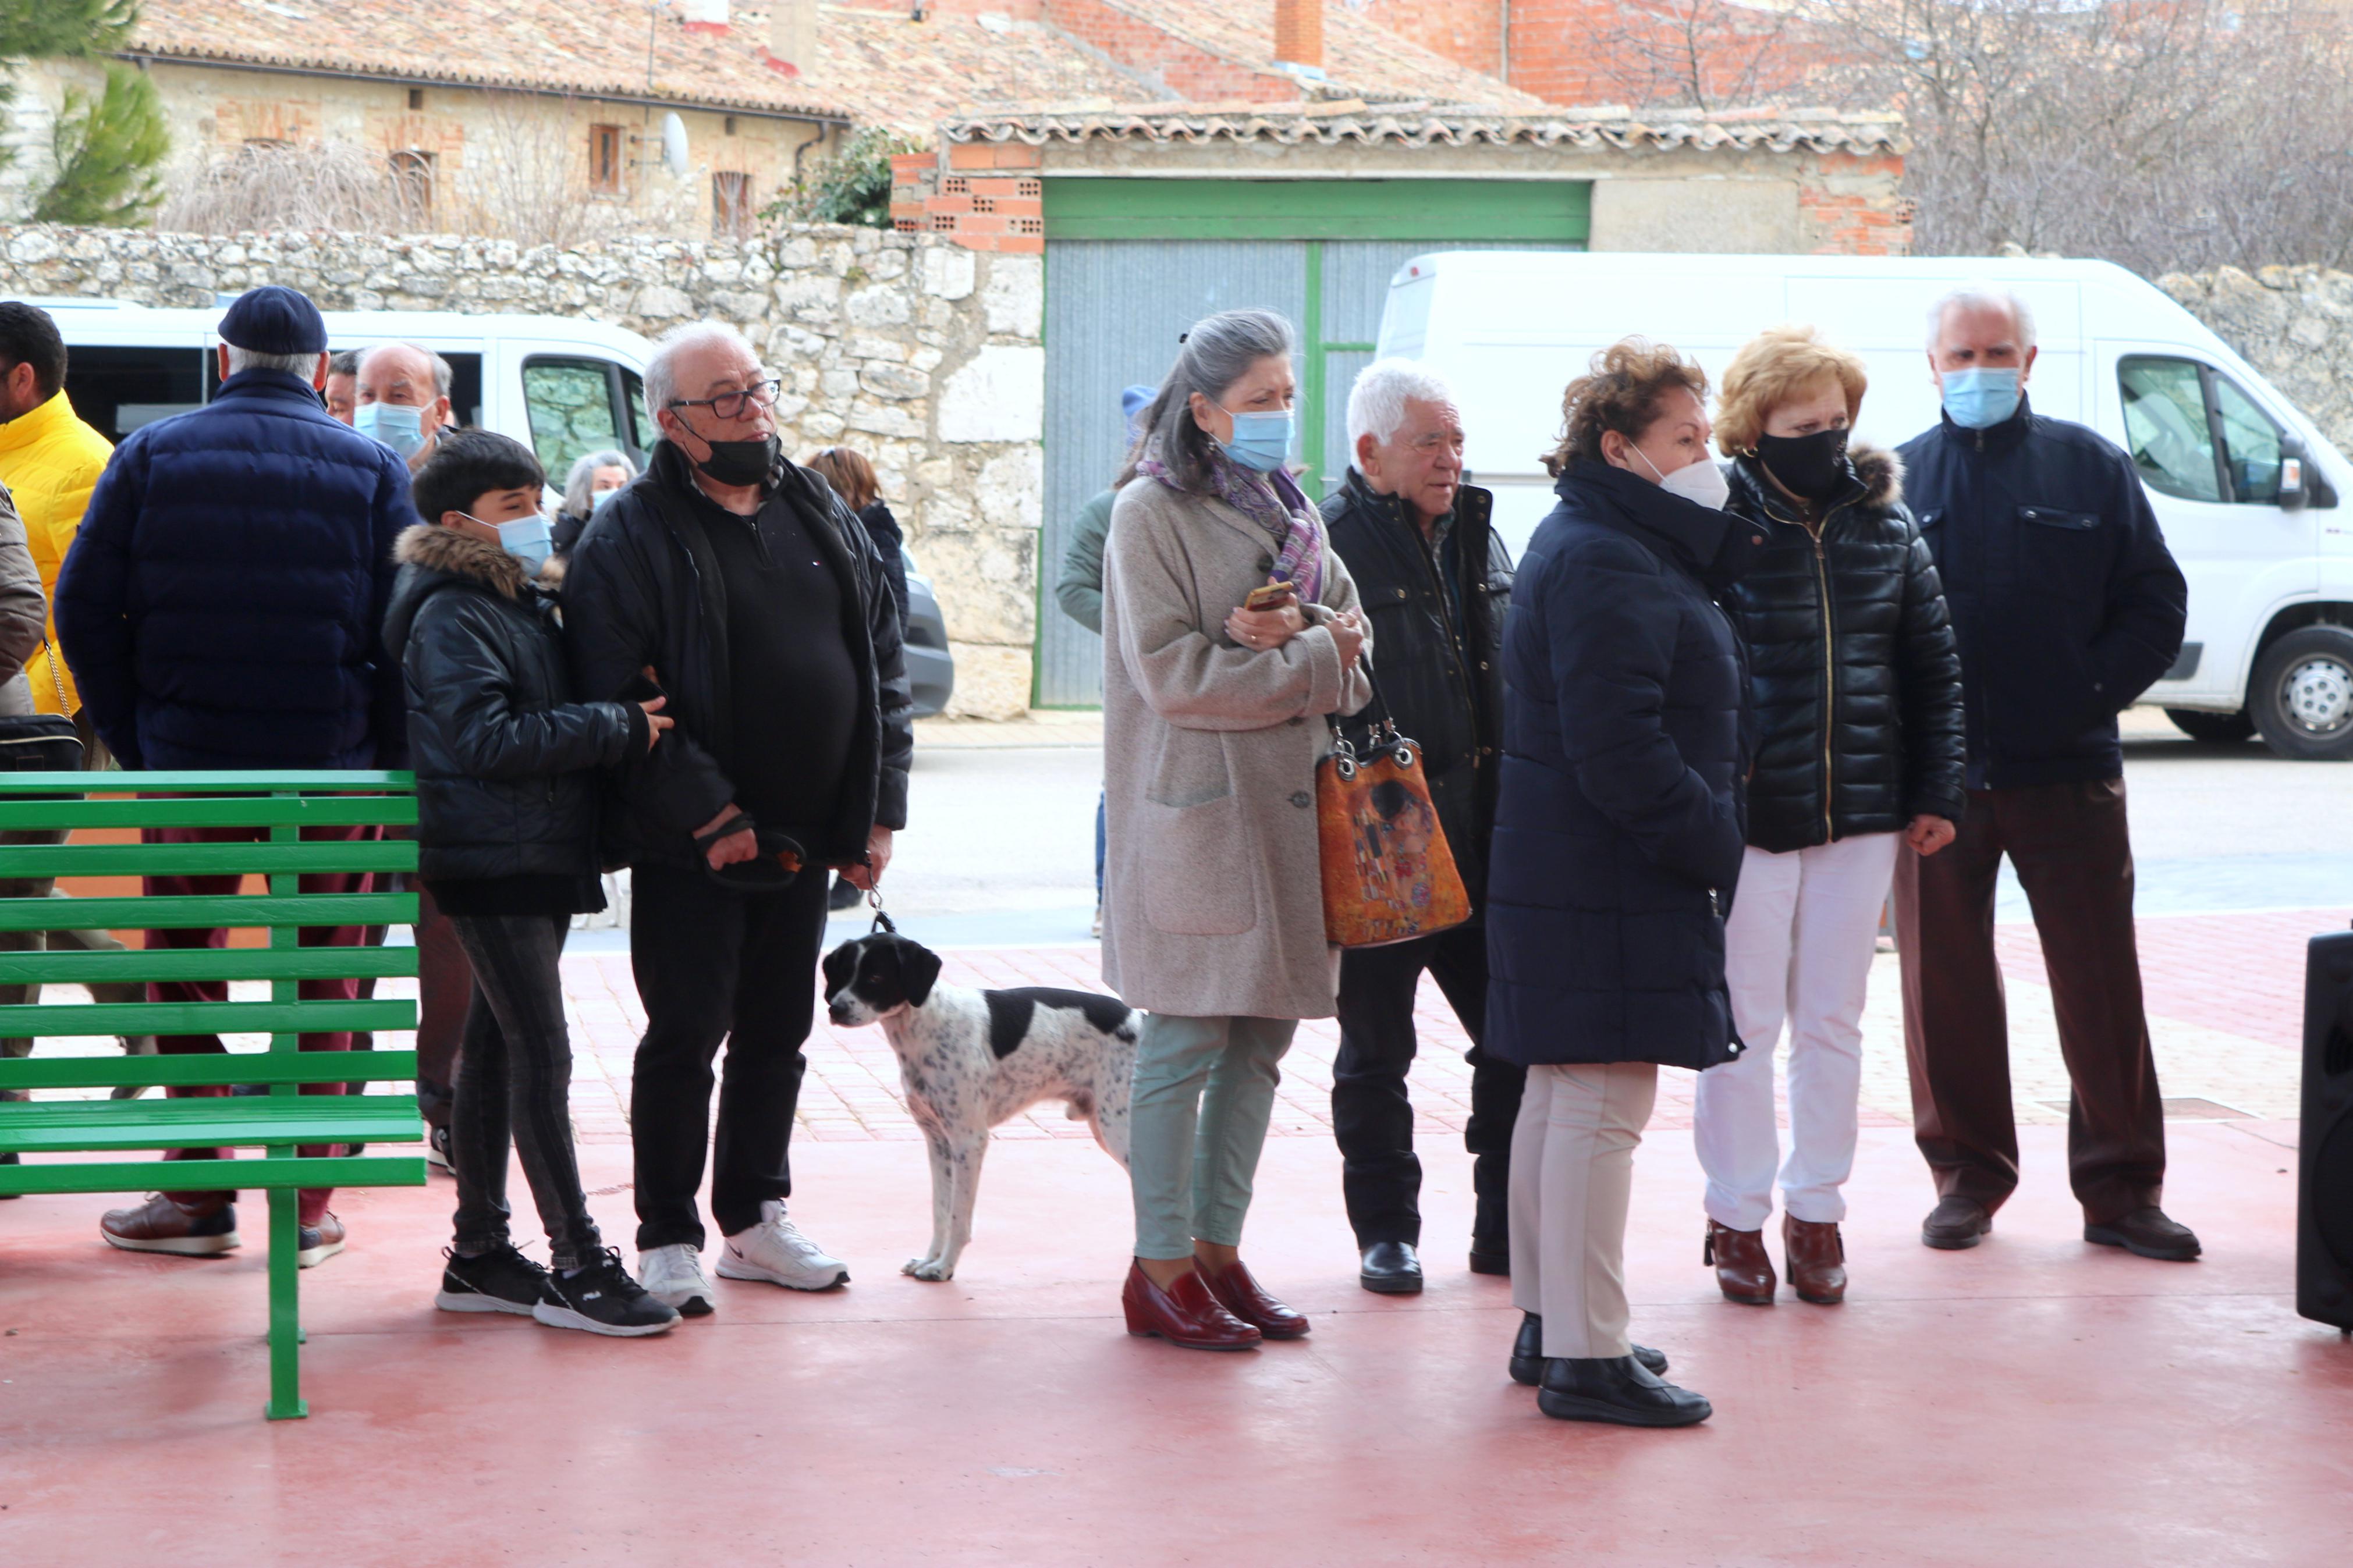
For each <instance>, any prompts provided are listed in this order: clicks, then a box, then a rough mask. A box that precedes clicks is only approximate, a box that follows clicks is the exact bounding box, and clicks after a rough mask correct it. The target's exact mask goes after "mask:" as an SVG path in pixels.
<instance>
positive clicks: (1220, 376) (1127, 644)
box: [1103, 310, 1370, 1350]
mask: <svg viewBox="0 0 2353 1568" xmlns="http://www.w3.org/2000/svg"><path fill="white" fill-rule="evenodd" d="M1292 347H1293V340H1292V332H1291V327H1290V324H1289V323H1288V322H1286V321H1283V320H1282V317H1280V316H1276V315H1272V314H1270V313H1268V312H1266V311H1263V310H1230V311H1227V312H1224V313H1223V314H1220V315H1216V316H1212V317H1210V318H1208V320H1207V321H1202V322H1200V323H1199V324H1198V325H1197V326H1195V327H1194V329H1193V330H1192V331H1190V332H1188V333H1187V334H1186V335H1185V338H1184V339H1183V340H1182V347H1181V348H1180V349H1179V351H1178V353H1177V356H1176V366H1175V368H1173V369H1172V370H1170V372H1169V373H1168V378H1167V380H1166V382H1164V383H1163V384H1161V387H1160V392H1159V395H1158V396H1157V397H1156V398H1155V399H1154V401H1153V404H1152V405H1151V407H1150V408H1149V409H1147V410H1146V411H1145V414H1144V415H1143V416H1142V417H1141V418H1140V419H1139V420H1138V422H1137V423H1138V428H1139V432H1140V435H1139V439H1138V444H1137V447H1136V450H1135V455H1134V459H1133V461H1132V462H1131V464H1130V467H1129V468H1128V470H1127V472H1126V473H1124V474H1123V475H1122V476H1121V484H1120V491H1119V500H1118V501H1117V502H1116V503H1115V504H1114V506H1113V509H1112V522H1111V532H1110V538H1109V541H1108V542H1107V544H1106V547H1105V551H1104V556H1103V648H1104V652H1103V752H1104V792H1105V798H1106V801H1107V812H1108V816H1107V829H1108V858H1107V859H1106V862H1105V867H1104V886H1103V915H1104V925H1103V976H1104V978H1105V979H1106V980H1108V981H1109V982H1110V983H1111V984H1112V985H1113V987H1115V988H1116V989H1117V990H1118V991H1119V992H1120V994H1122V995H1124V997H1126V999H1127V1000H1128V1002H1129V1003H1130V1004H1131V1005H1134V1006H1135V1007H1136V1008H1138V1009H1139V1010H1141V1011H1142V1012H1143V1013H1144V1015H1145V1017H1144V1022H1143V1027H1142V1038H1141V1042H1140V1045H1139V1047H1138V1051H1137V1056H1136V1064H1135V1083H1134V1100H1133V1103H1132V1105H1131V1108H1130V1117H1131V1122H1130V1132H1129V1154H1128V1160H1129V1173H1130V1177H1131V1180H1132V1182H1133V1184H1134V1195H1135V1228H1136V1247H1135V1263H1134V1267H1133V1268H1131V1269H1130V1270H1129V1272H1128V1279H1127V1288H1126V1290H1125V1293H1124V1304H1125V1307H1126V1311H1127V1327H1128V1331H1129V1332H1130V1333H1135V1334H1158V1335H1160V1336H1161V1337H1163V1338H1165V1339H1167V1340H1169V1341H1171V1342H1174V1343H1176V1344H1181V1345H1187V1346H1192V1347H1195V1348H1198V1349H1207V1350H1240V1349H1246V1348H1248V1347H1249V1346H1251V1345H1254V1344H1257V1343H1258V1342H1260V1340H1261V1338H1275V1339H1293V1338H1296V1337H1298V1336H1299V1335H1301V1334H1303V1333H1305V1332H1306V1331H1307V1320H1306V1319H1305V1318H1304V1317H1303V1316H1301V1315H1300V1314H1299V1313H1297V1312H1294V1311H1293V1310H1291V1309H1290V1308H1288V1307H1286V1306H1284V1305H1283V1304H1282V1302H1281V1301H1279V1300H1275V1299H1274V1298H1273V1297H1271V1296H1270V1295H1268V1294H1267V1293H1266V1292H1265V1291H1264V1290H1263V1289H1260V1287H1259V1285H1258V1282H1257V1281H1256V1280H1255V1279H1252V1278H1251V1277H1250V1270H1249V1269H1248V1268H1244V1267H1243V1266H1242V1262H1241V1258H1240V1255H1239V1253H1238V1251H1237V1248H1238V1247H1239V1245H1240V1241H1241V1228H1242V1217H1243V1215H1244V1214H1245V1213H1246V1212H1247V1211H1248V1209H1249V1207H1250V1182H1251V1178H1252V1176H1253V1175H1254V1174H1255V1173H1256V1171H1257V1169H1258V1156H1259V1150H1260V1148H1261V1145H1262V1144H1263V1143H1264V1142H1265V1140H1266V1128H1267V1121H1268V1119H1269V1117H1270V1115H1271V1112H1272V1110H1273V1107H1274V1088H1275V1084H1276V1083H1277V1082H1278V1081H1279V1080H1280V1078H1281V1076H1282V1075H1281V1073H1280V1071H1279V1070H1278V1068H1277V1067H1276V1065H1275V1064H1276V1063H1277V1062H1278V1061H1279V1060H1280V1059H1281V1058H1282V1054H1283V1052H1284V1051H1285V1050H1287V1049H1288V1048H1289V1047H1290V1045H1291V1036H1292V1031H1293V1029H1294V1028H1296V1027H1297V1026H1298V1021H1299V1020H1300V1019H1302V1018H1327V1017H1330V1016H1332V1013H1333V1005H1334V987H1335V981H1336V977H1337V974H1338V968H1339V966H1338V963H1337V955H1336V951H1335V949H1333V948H1332V947H1330V946H1329V945H1327V944H1326V943H1325V942H1324V900H1323V884H1322V879H1321V876H1320V872H1319V863H1318V858H1317V855H1318V852H1317V844H1316V831H1315V763H1316V761H1317V759H1318V758H1320V757H1321V756H1323V755H1324V752H1327V751H1328V750H1330V748H1331V726H1330V725H1329V724H1328V723H1327V722H1326V721H1325V717H1324V716H1325V715H1327V714H1331V713H1335V712H1337V713H1353V712H1355V711H1356V710H1357V709H1359V708H1362V707H1363V706H1364V705H1365V703H1366V700H1367V699H1368V697H1369V696H1370V689H1369V686H1368V685H1367V683H1366V678H1365V676H1364V673H1363V671H1362V669H1361V668H1360V667H1359V664H1358V660H1359V658H1360V656H1361V655H1362V654H1363V653H1364V651H1365V642H1366V636H1365V628H1364V623H1363V620H1362V617H1361V615H1360V613H1359V611H1358V608H1357V604H1356V585H1355V584H1353V583H1351V582H1350V581H1349V579H1348V573H1347V569H1346V568H1345V566H1343V565H1342V564H1341V563H1340V561H1339V558H1338V557H1336V556H1335V555H1334V554H1332V552H1331V551H1330V550H1329V548H1328V547H1327V545H1326V543H1325V541H1324V525H1323V519H1322V518H1321V517H1320V516H1319V515H1318V513H1317V511H1316V509H1315V508H1314V505H1313V504H1312V503H1310V502H1309V501H1308V500H1307V499H1306V497H1304V496H1303V495H1302V494H1301V493H1300V490H1299V488H1298V487H1297V485H1295V484H1293V482H1292V479H1291V476H1290V475H1289V474H1288V473H1286V472H1284V470H1283V468H1282V463H1283V459H1284V457H1285V455H1286V453H1287V452H1288V451H1289V449H1290V446H1291V434H1292V426H1293V419H1294V415H1293V395H1294V390H1295V385H1294V383H1293V377H1292V372H1291V354H1292ZM1268 584H1288V585H1290V588H1291V592H1290V593H1289V594H1288V595H1282V596H1281V597H1280V598H1279V602H1277V603H1275V604H1272V605H1268V606H1266V607H1263V608H1261V609H1257V610H1250V609H1245V608H1243V601H1244V600H1245V599H1247V598H1248V597H1249V596H1250V593H1251V591H1252V590H1253V589H1257V588H1261V587H1263V586H1266V585H1268Z"/></svg>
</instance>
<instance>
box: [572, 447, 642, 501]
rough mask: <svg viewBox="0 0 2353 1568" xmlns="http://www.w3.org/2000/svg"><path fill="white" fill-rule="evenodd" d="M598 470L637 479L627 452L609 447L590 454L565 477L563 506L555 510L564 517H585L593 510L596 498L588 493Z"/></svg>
mask: <svg viewBox="0 0 2353 1568" xmlns="http://www.w3.org/2000/svg"><path fill="white" fill-rule="evenodd" d="M599 468H618V469H620V470H621V471H622V472H623V473H625V474H627V475H628V476H629V478H631V479H636V478H637V477H638V466H637V465H636V464H635V463H632V462H631V461H629V455H628V453H627V452H617V451H614V450H612V449H611V448H609V447H607V449H606V450H604V451H601V452H591V453H589V454H587V455H586V457H584V458H581V459H580V460H579V461H578V462H576V463H575V464H573V465H572V471H571V472H570V473H569V474H567V475H565V479H564V504H563V505H562V506H561V507H559V508H557V509H556V510H558V511H560V512H562V513H563V514H564V515H565V516H566V517H586V516H587V515H588V514H589V512H591V511H592V510H595V503H596V497H595V496H593V495H591V494H589V493H588V492H589V489H590V488H591V487H592V486H594V485H595V484H596V470H597V469H599Z"/></svg>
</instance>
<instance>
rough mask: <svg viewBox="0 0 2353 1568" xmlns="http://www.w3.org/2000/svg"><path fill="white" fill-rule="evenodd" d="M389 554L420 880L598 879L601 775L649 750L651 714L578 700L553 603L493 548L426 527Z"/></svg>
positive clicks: (388, 620) (390, 640)
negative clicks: (393, 559)
mask: <svg viewBox="0 0 2353 1568" xmlns="http://www.w3.org/2000/svg"><path fill="white" fill-rule="evenodd" d="M395 553H396V556H397V557H398V559H399V561H400V563H401V566H400V577H399V580H398V581H397V582H396V584H394V586H393V591H392V605H391V608H390V609H389V610H387V611H386V612H385V622H384V646H385V651H386V652H388V653H389V654H391V656H392V658H393V661H394V662H395V663H396V664H397V665H398V666H399V667H400V671H401V676H402V679H403V680H404V682H405V684H406V688H407V691H408V751H409V757H410V760H411V763H412V764H413V765H414V766H415V768H416V770H417V862H418V865H417V869H418V874H419V875H421V876H423V877H424V878H426V879H427V880H428V881H430V880H433V879H448V880H452V881H455V880H460V879H476V878H491V877H526V876H565V877H586V878H593V877H595V876H596V795H597V784H598V781H597V777H596V769H598V768H602V767H610V766H611V765H613V764H614V763H618V762H620V761H621V760H622V759H623V758H624V757H628V756H632V755H635V754H636V753H637V752H643V751H644V750H645V749H646V718H645V711H644V710H642V709H640V708H638V706H637V705H636V704H635V703H630V702H575V701H573V700H571V689H572V679H571V675H570V672H569V671H568V670H567V669H566V668H565V661H564V643H563V637H562V635H561V634H560V633H559V632H558V631H557V629H556V625H555V608H554V600H552V599H551V598H549V597H548V595H546V594H544V593H543V592H542V591H541V590H539V589H538V588H536V587H533V586H532V585H530V584H526V583H525V582H524V581H523V574H522V563H521V562H519V561H517V560H516V559H515V558H514V557H513V556H512V555H510V554H508V553H507V552H505V551H503V550H501V549H500V548H499V547H498V546H497V545H495V544H491V543H490V542H487V541H484V540H480V539H471V538H469V537H467V536H466V535H465V534H462V533H459V532H457V531H453V530H451V529H447V528H433V527H428V526H419V527H416V528H411V529H410V530H408V531H406V533H403V534H402V535H401V536H400V541H399V544H398V546H397V547H396V552H395Z"/></svg>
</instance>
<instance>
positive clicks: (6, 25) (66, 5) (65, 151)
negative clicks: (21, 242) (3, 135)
mask: <svg viewBox="0 0 2353 1568" xmlns="http://www.w3.org/2000/svg"><path fill="white" fill-rule="evenodd" d="M138 20H139V0H0V60H13V59H35V58H38V59H90V60H102V59H104V57H105V56H106V54H107V52H108V51H110V50H111V49H114V48H116V47H120V46H121V44H122V43H123V42H124V41H125V39H127V38H128V37H129V36H130V33H131V29H132V26H134V25H135V24H136V23H137V22H138ZM15 98H16V83H15V82H14V81H13V80H10V79H7V78H6V77H5V76H0V113H5V111H6V110H7V109H8V107H9V106H10V104H11V103H12V102H13V101H14V100H15ZM170 151H171V136H170V132H168V131H167V129H166V128H165V124H164V110H163V105H162V104H161V103H160V102H159V101H158V100H157V98H156V94H155V84H154V83H153V82H152V81H149V80H148V79H147V78H146V76H145V75H144V74H143V73H142V72H139V71H136V70H133V69H132V68H129V67H126V66H122V65H118V64H115V63H113V62H111V61H107V62H106V86H105V87H104V88H103V89H100V91H99V92H98V93H97V94H96V95H95V96H93V95H91V94H89V93H85V92H81V91H79V90H76V89H67V92H66V95H65V103H64V105H63V107H62V108H61V109H60V110H58V118H57V124H56V128H55V131H54V133H53V137H52V141H51V152H52V153H53V155H54V157H55V161H56V171H57V172H56V176H55V178H54V179H53V180H52V181H51V183H50V184H49V186H48V187H47V189H46V190H44V191H43V192H42V193H41V194H40V195H39V196H37V198H36V199H35V201H34V206H33V216H35V217H36V218H40V219H44V220H47V221H52V222H58V223H105V224H132V223H137V222H140V221H141V220H142V219H143V218H145V217H146V216H147V215H148V214H149V213H150V212H152V211H153V209H154V206H155V205H156V203H158V202H159V201H161V200H162V199H163V191H162V188H161V185H160V184H159V182H158V180H157V177H156V174H155V171H156V170H157V169H158V168H159V167H160V166H161V165H162V163H163V162H164V155H165V154H166V153H169V152H170ZM14 155H15V153H14V150H13V149H9V148H0V164H5V163H6V162H7V161H8V160H9V159H11V158H12V157H14Z"/></svg>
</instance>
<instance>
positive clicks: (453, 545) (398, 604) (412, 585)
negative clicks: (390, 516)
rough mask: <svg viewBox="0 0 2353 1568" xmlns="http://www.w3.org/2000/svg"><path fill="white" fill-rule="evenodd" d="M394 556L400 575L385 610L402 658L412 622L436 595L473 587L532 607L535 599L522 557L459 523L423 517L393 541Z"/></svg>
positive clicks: (389, 635) (389, 643)
mask: <svg viewBox="0 0 2353 1568" xmlns="http://www.w3.org/2000/svg"><path fill="white" fill-rule="evenodd" d="M392 554H393V559H394V560H396V561H397V562H398V563H400V576H399V577H398V578H397V579H396V581H395V582H394V583H393V585H392V602H391V604H390V605H387V606H385V613H384V646H385V652H387V653H389V654H391V656H392V658H393V662H394V663H396V664H397V663H398V662H400V660H401V658H402V657H403V656H404V655H405V654H406V651H407V647H408V628H409V627H410V626H414V625H415V624H416V622H417V612H418V611H419V610H422V609H423V608H424V607H425V604H426V601H427V600H428V599H430V598H432V597H433V595H436V594H438V593H442V592H445V591H448V590H451V589H459V590H466V589H470V590H472V591H474V592H477V593H483V594H489V595H493V596H495V597H497V598H501V599H504V600H507V601H509V602H510V603H512V604H517V605H522V606H523V607H524V608H526V609H528V608H530V607H532V605H533V603H534V595H533V590H532V588H531V586H530V584H529V580H528V579H527V578H526V577H525V576H524V574H523V568H522V561H520V560H518V559H517V558H516V557H514V556H512V555H510V554H508V553H507V552H506V551H504V550H502V549H501V548H500V547H499V546H498V545H495V544H492V543H491V542H489V541H487V540H481V539H476V538H474V537H472V536H471V535H470V534H464V533H460V532H459V531H457V530H456V529H454V528H438V527H436V526H434V525H433V524H431V523H418V524H417V525H416V526H415V527H413V528H408V529H405V530H403V531H402V532H401V535H400V537H399V538H398V539H397V540H396V541H395V542H394V543H393V550H392Z"/></svg>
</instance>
